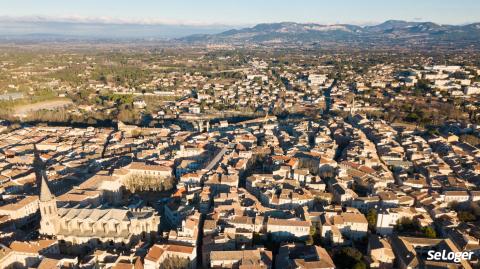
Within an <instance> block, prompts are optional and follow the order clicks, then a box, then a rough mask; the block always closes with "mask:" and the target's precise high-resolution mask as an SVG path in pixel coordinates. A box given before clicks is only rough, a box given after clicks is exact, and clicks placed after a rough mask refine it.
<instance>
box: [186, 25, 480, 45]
mask: <svg viewBox="0 0 480 269" xmlns="http://www.w3.org/2000/svg"><path fill="white" fill-rule="evenodd" d="M178 40H179V41H182V42H191V43H263V44H267V43H284V42H287V43H288V42H294V43H304V42H318V43H322V42H323V43H328V42H330V43H331V42H333V43H349V42H351V43H354V44H393V43H395V44H425V45H427V44H452V43H453V44H455V43H458V45H476V46H478V44H479V42H480V23H475V24H469V25H440V24H436V23H433V22H407V21H399V20H390V21H386V22H384V23H381V24H378V25H373V26H364V27H361V26H357V25H350V24H333V25H322V24H315V23H295V22H281V23H264V24H258V25H256V26H254V27H251V28H243V29H233V30H228V31H225V32H222V33H218V34H200V35H199V34H197V35H190V36H187V37H183V38H179V39H178Z"/></svg>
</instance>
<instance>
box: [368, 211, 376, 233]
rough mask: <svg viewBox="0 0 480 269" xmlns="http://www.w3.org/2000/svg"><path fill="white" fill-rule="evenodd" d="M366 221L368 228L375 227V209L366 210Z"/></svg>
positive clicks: (372, 228)
mask: <svg viewBox="0 0 480 269" xmlns="http://www.w3.org/2000/svg"><path fill="white" fill-rule="evenodd" d="M367 221H368V227H369V228H370V230H371V231H374V230H375V227H376V226H377V210H376V209H374V208H372V209H370V210H369V211H368V213H367Z"/></svg>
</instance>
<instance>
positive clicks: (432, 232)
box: [422, 227, 437, 238]
mask: <svg viewBox="0 0 480 269" xmlns="http://www.w3.org/2000/svg"><path fill="white" fill-rule="evenodd" d="M422 230H423V233H424V235H425V237H428V238H437V232H435V229H433V228H432V227H424V228H423V229H422Z"/></svg>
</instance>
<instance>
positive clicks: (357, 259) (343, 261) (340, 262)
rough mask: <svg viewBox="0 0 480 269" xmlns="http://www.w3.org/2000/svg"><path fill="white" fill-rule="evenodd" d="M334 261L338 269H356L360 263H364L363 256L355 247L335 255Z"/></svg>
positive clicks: (344, 249)
mask: <svg viewBox="0 0 480 269" xmlns="http://www.w3.org/2000/svg"><path fill="white" fill-rule="evenodd" d="M333 260H334V262H335V264H336V265H337V267H338V268H340V269H343V268H349V269H350V268H354V267H355V266H356V265H357V264H358V263H363V261H362V260H363V255H362V253H361V252H360V251H359V250H358V249H356V248H354V247H344V248H341V249H340V250H339V251H337V252H336V253H335V255H334V256H333ZM358 266H361V265H358ZM360 268H362V267H360Z"/></svg>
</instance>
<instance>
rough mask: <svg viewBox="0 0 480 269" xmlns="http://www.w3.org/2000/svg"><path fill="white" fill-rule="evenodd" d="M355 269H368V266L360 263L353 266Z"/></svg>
mask: <svg viewBox="0 0 480 269" xmlns="http://www.w3.org/2000/svg"><path fill="white" fill-rule="evenodd" d="M353 269H367V265H366V264H365V263H364V262H363V261H360V262H357V263H356V264H355V265H354V266H353Z"/></svg>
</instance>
